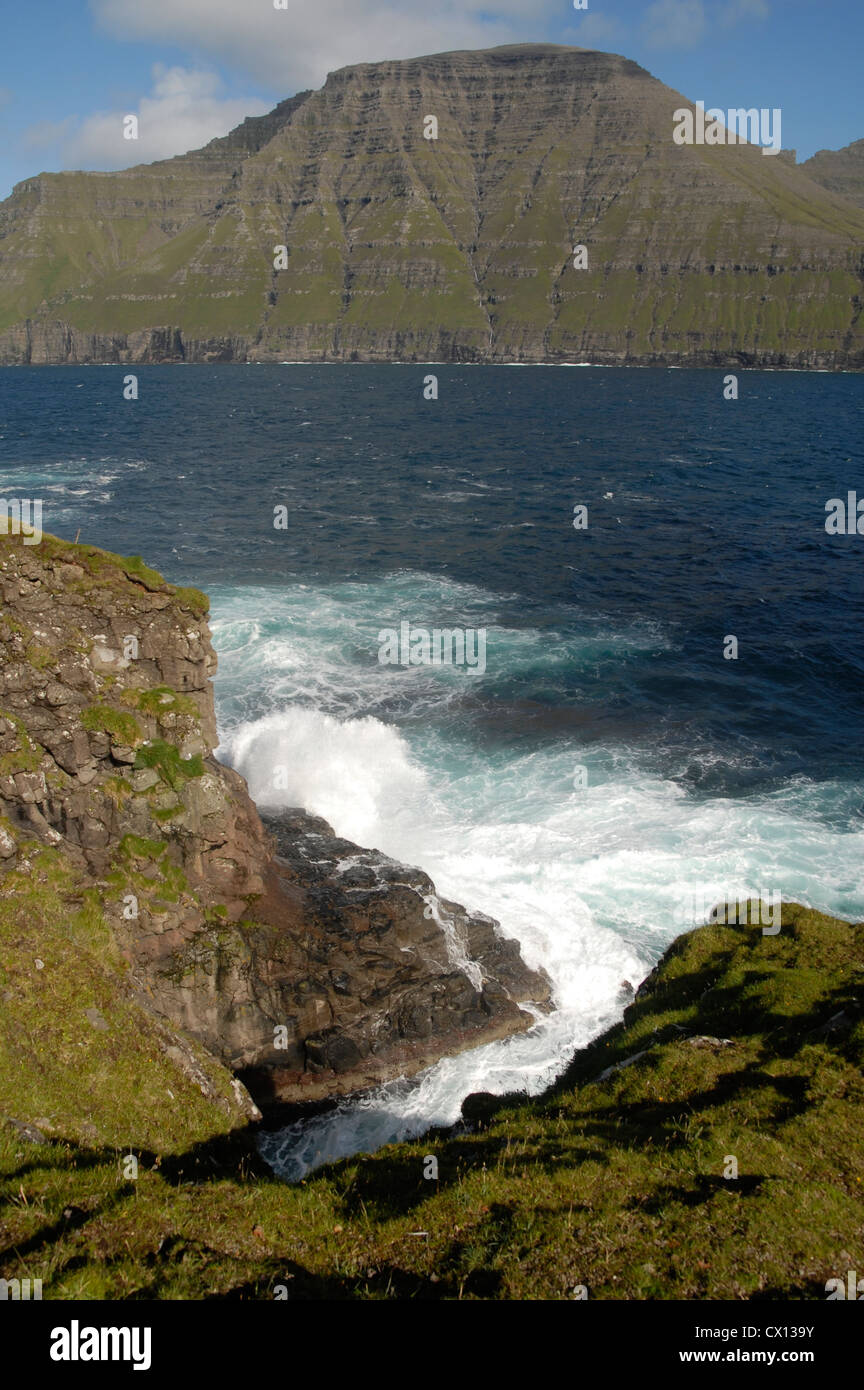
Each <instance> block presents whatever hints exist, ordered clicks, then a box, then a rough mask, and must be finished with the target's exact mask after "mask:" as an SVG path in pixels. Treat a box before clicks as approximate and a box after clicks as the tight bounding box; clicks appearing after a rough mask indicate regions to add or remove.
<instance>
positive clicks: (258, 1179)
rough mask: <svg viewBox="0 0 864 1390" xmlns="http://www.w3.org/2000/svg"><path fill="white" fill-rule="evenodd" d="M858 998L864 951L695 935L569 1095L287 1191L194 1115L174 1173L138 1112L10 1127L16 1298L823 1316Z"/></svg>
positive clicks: (2, 1237)
mask: <svg viewBox="0 0 864 1390" xmlns="http://www.w3.org/2000/svg"><path fill="white" fill-rule="evenodd" d="M35 949H36V942H35V941H34V942H32V943H30V942H29V941H27V942H26V944H25V946H24V950H23V953H22V957H21V961H22V965H21V968H23V962H24V960H25V959H29V953H30V952H32V951H33V950H35ZM39 949H40V950H41V951H43V952H44V953H46V954H47V955H50V956H51V959H52V961H53V955H52V952H51V949H50V947H49V946H40V947H39ZM47 964H48V962H47V961H46V966H47ZM52 968H54V967H52ZM862 981H864V926H860V925H859V926H855V925H851V924H849V923H846V922H842V921H836V920H833V919H831V918H828V917H825V916H822V915H820V914H819V913H816V912H813V911H810V910H808V909H805V908H801V907H796V906H794V905H793V906H787V907H786V908H785V909H784V913H783V924H782V929H781V931H780V933H779V934H778V935H777V936H776V937H767V936H763V935H762V934H761V930H760V929H759V928H752V927H739V926H717V925H711V926H705V927H701V928H697V929H696V930H694V931H692V932H690V933H688V934H687V935H686V936H684V937H682V938H680V939H679V940H678V941H677V942H676V943H675V944H674V946H673V947H672V948H671V950H670V951H669V952H668V953H667V955H666V957H665V958H664V960H663V961H662V962H661V964H660V966H659V967H658V969H657V970H656V971H655V972H654V974H653V975H652V976H651V977H650V979H649V981H648V982H647V983H646V986H645V987H643V989H642V990H640V993H639V996H638V997H637V999H636V1001H635V1003H634V1004H633V1005H632V1006H631V1008H630V1009H629V1010H628V1012H627V1015H626V1019H625V1022H624V1023H623V1024H622V1025H620V1026H618V1027H616V1028H615V1029H613V1030H612V1031H611V1032H610V1033H608V1034H607V1035H606V1036H605V1037H603V1038H601V1039H599V1040H598V1041H597V1042H596V1043H594V1044H593V1045H592V1046H591V1047H589V1048H588V1049H586V1050H584V1051H583V1052H581V1053H579V1054H578V1055H577V1056H576V1058H575V1059H574V1062H573V1064H572V1066H571V1067H570V1069H569V1071H568V1073H567V1075H566V1076H565V1077H564V1078H563V1079H562V1080H561V1082H560V1083H559V1084H558V1085H557V1086H556V1087H555V1089H554V1091H553V1092H552V1093H550V1094H548V1095H547V1096H545V1097H543V1098H541V1099H539V1100H535V1101H528V1100H525V1099H520V1098H519V1097H509V1098H507V1099H505V1100H503V1101H497V1102H496V1101H491V1100H488V1099H487V1100H485V1101H484V1100H483V1099H482V1098H480V1099H476V1098H475V1099H474V1100H473V1101H472V1102H470V1103H469V1104H468V1106H467V1107H466V1108H467V1111H468V1114H469V1116H471V1117H473V1118H472V1120H471V1125H470V1127H469V1128H468V1129H467V1130H465V1131H464V1132H453V1133H450V1134H438V1135H431V1136H427V1137H426V1138H425V1139H423V1140H421V1141H419V1142H418V1143H414V1144H405V1145H401V1146H398V1147H394V1148H389V1149H386V1150H384V1151H383V1152H381V1153H379V1154H376V1155H374V1156H368V1157H366V1156H364V1157H359V1158H354V1159H351V1160H348V1161H345V1162H342V1163H340V1164H337V1165H334V1166H332V1167H330V1168H329V1169H326V1170H322V1171H321V1172H319V1173H318V1174H316V1175H313V1176H312V1177H310V1178H309V1179H307V1180H306V1181H305V1182H304V1183H302V1184H300V1185H298V1186H294V1187H288V1186H286V1185H284V1184H282V1183H280V1182H278V1181H277V1180H276V1179H275V1178H273V1177H272V1176H270V1175H268V1173H267V1172H266V1170H264V1169H263V1167H262V1166H261V1165H260V1162H258V1161H256V1160H255V1159H254V1157H253V1156H252V1155H251V1153H250V1151H249V1148H248V1145H247V1143H246V1141H245V1139H244V1136H243V1135H239V1136H235V1137H234V1139H233V1140H220V1139H218V1138H216V1139H214V1140H213V1141H211V1142H201V1140H202V1134H201V1129H200V1127H199V1126H197V1125H196V1124H194V1123H193V1122H192V1120H193V1118H194V1117H192V1116H191V1115H190V1125H189V1129H188V1132H187V1135H186V1137H185V1139H181V1138H180V1136H179V1134H177V1133H176V1132H175V1133H174V1134H173V1135H166V1136H165V1138H167V1139H168V1141H169V1142H168V1144H167V1146H165V1147H162V1148H160V1149H159V1151H158V1153H156V1152H154V1150H153V1149H152V1148H150V1149H148V1147H147V1141H146V1138H145V1133H146V1123H144V1122H143V1121H142V1122H141V1123H139V1122H138V1121H136V1118H135V1112H134V1109H129V1110H128V1112H127V1113H126V1118H125V1120H124V1113H123V1106H120V1107H119V1109H118V1114H117V1119H116V1123H114V1125H113V1128H112V1129H111V1133H112V1135H113V1138H112V1141H111V1142H110V1143H102V1144H100V1145H94V1144H92V1143H91V1144H86V1143H80V1142H78V1143H73V1142H70V1141H69V1139H68V1138H67V1137H66V1136H63V1137H62V1138H56V1139H53V1140H51V1141H50V1142H48V1143H42V1144H35V1143H31V1142H29V1141H27V1140H26V1139H25V1138H24V1137H23V1136H22V1135H21V1133H20V1132H19V1131H17V1130H12V1129H10V1128H8V1127H7V1128H6V1129H4V1130H2V1138H0V1173H2V1183H0V1196H2V1202H3V1206H2V1216H0V1245H2V1248H3V1254H2V1255H0V1274H2V1275H5V1276H6V1277H13V1276H15V1275H19V1276H25V1275H29V1276H30V1277H40V1276H41V1277H42V1278H43V1280H44V1281H45V1296H46V1297H52V1298H70V1297H89V1298H99V1297H108V1296H111V1297H129V1298H135V1297H139V1298H140V1297H154V1296H156V1297H168V1298H187V1299H198V1298H204V1297H212V1296H223V1297H225V1296H230V1297H246V1298H265V1299H268V1298H273V1297H277V1296H282V1294H281V1290H286V1291H287V1295H288V1297H299V1298H309V1297H320V1296H325V1297H335V1298H404V1297H419V1298H482V1299H486V1298H506V1299H534V1298H568V1297H574V1296H578V1294H574V1290H579V1289H580V1288H582V1287H584V1288H587V1290H588V1296H589V1297H590V1298H599V1299H622V1298H688V1299H689V1298H694V1299H705V1298H708V1299H722V1298H741V1299H747V1298H754V1297H769V1298H771V1297H773V1298H784V1299H786V1298H793V1299H794V1298H824V1297H825V1292H824V1285H825V1281H826V1280H827V1279H829V1278H833V1277H843V1278H845V1275H846V1271H847V1270H848V1269H856V1268H857V1269H860V1268H861V1267H862V1266H864V1194H862V1176H861V1172H860V1144H861V1134H862V1129H864V1079H862V1072H861V1064H862V1053H864V1020H862V1008H861V998H862ZM34 987H35V986H34ZM83 1002H84V1000H83V996H82V1003H83ZM91 1003H94V1004H96V1005H97V1006H101V1007H106V1008H107V1007H108V1001H106V1000H104V999H102V998H101V997H100V996H99V994H98V991H95V990H91V992H90V994H88V996H87V999H86V1004H87V1006H89V1005H90V1004H91ZM46 1026H47V1025H46ZM640 1053H641V1054H642V1055H641V1056H639V1057H638V1058H637V1060H632V1061H631V1060H629V1059H632V1058H634V1057H635V1056H636V1054H640ZM624 1062H628V1063H629V1064H628V1065H626V1066H621V1065H620V1064H621V1063H624ZM9 1065H10V1063H9V1061H8V1060H4V1062H3V1068H4V1072H5V1073H6V1074H4V1075H3V1076H2V1077H0V1086H3V1087H5V1088H6V1093H7V1094H8V1091H9V1088H10V1087H12V1086H14V1081H15V1078H14V1076H13V1077H11V1078H10V1076H9V1075H8V1067H9ZM12 1065H13V1067H14V1068H15V1070H16V1073H17V1070H18V1067H19V1061H18V1060H17V1059H13V1061H12ZM613 1069H614V1070H613ZM26 1084H27V1085H28V1087H30V1090H29V1092H28V1094H29V1096H30V1097H31V1100H30V1107H32V1106H34V1105H37V1104H41V1100H39V1099H38V1098H39V1083H38V1082H34V1081H32V1080H29V1081H28V1082H27V1083H26ZM45 1084H46V1085H49V1084H53V1083H48V1082H46V1083H45ZM47 1094H48V1093H47V1092H46V1101H45V1104H46V1106H47V1103H48V1102H47ZM51 1094H53V1092H51ZM93 1100H94V1104H103V1105H104V1104H105V1103H106V1102H104V1101H100V1100H99V1099H98V1097H96V1096H94V1098H93ZM127 1104H128V1105H131V1104H132V1101H131V1098H130V1100H129V1101H127ZM157 1104H158V1102H157ZM28 1108H29V1107H28ZM130 1140H131V1141H132V1143H133V1145H134V1144H138V1145H141V1150H140V1151H139V1152H140V1154H141V1167H140V1174H139V1177H138V1180H137V1182H129V1181H125V1180H124V1179H123V1176H122V1172H121V1170H120V1167H119V1149H120V1147H121V1146H123V1147H125V1145H126V1144H128V1143H129V1142H130ZM196 1141H197V1142H196ZM428 1155H434V1156H435V1157H436V1158H437V1161H438V1178H437V1180H435V1179H429V1178H425V1177H424V1167H426V1166H427V1165H425V1163H424V1159H425V1157H426V1156H428ZM733 1158H734V1159H735V1160H736V1161H737V1173H738V1176H737V1178H732V1177H729V1176H724V1174H728V1173H731V1172H732V1171H733V1169H732V1165H731V1159H733Z"/></svg>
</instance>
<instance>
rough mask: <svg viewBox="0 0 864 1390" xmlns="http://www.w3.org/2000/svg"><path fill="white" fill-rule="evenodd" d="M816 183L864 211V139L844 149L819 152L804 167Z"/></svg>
mask: <svg viewBox="0 0 864 1390" xmlns="http://www.w3.org/2000/svg"><path fill="white" fill-rule="evenodd" d="M801 168H802V169H806V170H807V173H808V175H809V177H810V178H811V179H813V180H814V182H815V183H820V184H821V185H822V187H823V188H827V189H828V190H829V192H831V193H839V194H840V195H841V197H843V198H848V199H849V201H850V202H852V203H856V204H857V205H858V207H859V208H864V140H855V141H854V143H853V144H851V145H845V146H844V148H843V149H842V150H819V151H818V153H817V154H814V155H813V158H812V159H808V160H805V162H804V163H803V164H802V165H801Z"/></svg>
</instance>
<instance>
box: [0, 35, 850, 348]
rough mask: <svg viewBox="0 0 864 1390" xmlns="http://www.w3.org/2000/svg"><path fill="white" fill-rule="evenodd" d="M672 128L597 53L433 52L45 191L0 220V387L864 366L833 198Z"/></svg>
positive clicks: (26, 193)
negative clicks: (233, 364)
mask: <svg viewBox="0 0 864 1390" xmlns="http://www.w3.org/2000/svg"><path fill="white" fill-rule="evenodd" d="M682 104H687V103H686V98H684V97H682V96H681V95H680V94H679V93H677V92H675V91H673V90H671V89H670V88H668V87H666V86H664V85H663V84H662V83H661V82H659V81H657V80H656V79H655V78H653V77H652V76H651V75H650V74H649V73H648V72H646V71H645V70H644V69H643V68H641V67H639V66H638V65H637V64H635V63H633V62H630V61H629V60H628V59H626V58H622V57H619V56H617V55H615V54H608V53H600V52H592V51H590V50H586V49H577V48H566V47H558V46H554V45H548V44H533V45H532V44H528V45H520V46H516V47H505V48H498V49H492V50H486V51H480V52H461V53H443V54H434V55H431V56H427V57H423V58H417V59H412V60H407V61H398V62H396V61H393V62H382V63H375V64H371V63H364V64H359V65H357V66H355V67H350V68H345V69H342V70H340V71H339V72H336V73H332V74H330V76H329V77H328V79H327V82H326V83H325V85H324V87H323V88H322V89H321V90H320V91H316V92H311V93H304V94H301V95H300V96H298V97H297V98H295V99H293V100H291V101H289V102H286V103H282V105H281V106H280V107H278V108H277V109H276V111H274V112H273V113H271V115H270V116H269V117H266V118H263V119H262V120H261V121H260V122H258V123H255V124H254V128H252V129H250V130H247V131H246V133H245V135H244V127H240V128H239V130H238V131H237V132H234V133H233V135H232V136H231V137H229V138H228V139H227V140H226V141H214V142H212V144H211V145H210V146H207V147H206V148H205V149H204V150H198V151H192V152H191V153H189V154H188V155H184V156H179V157H177V158H176V159H172V160H164V161H161V162H159V163H156V164H152V165H146V166H139V167H137V168H134V169H129V170H124V171H121V172H118V173H114V174H98V173H65V174H40V175H38V176H36V177H34V178H32V179H28V180H26V181H25V182H23V183H21V184H19V185H18V186H17V187H16V189H15V190H14V192H13V194H12V196H11V197H10V198H9V199H7V200H6V202H4V203H2V204H0V362H10V363H18V362H35V363H39V362H56V361H60V362H65V361H97V362H105V361H137V360H140V361H161V360H182V359H183V358H185V359H186V360H189V361H221V360H228V361H230V360H241V361H242V360H257V361H280V360H282V359H284V358H286V357H287V358H290V359H292V360H293V359H297V360H306V361H318V360H351V359H353V358H359V359H361V360H371V361H382V360H383V361H386V360H393V359H394V358H395V359H398V360H412V359H413V360H418V359H419V360H475V361H510V360H523V361H535V362H536V361H562V360H563V361H566V360H581V359H582V358H584V357H586V356H588V357H590V358H591V360H594V361H602V362H624V361H634V362H635V361H639V362H654V361H656V362H663V361H668V362H682V361H684V362H687V361H689V362H693V363H701V364H715V363H718V362H726V361H731V362H736V361H741V362H742V363H744V364H749V363H753V362H762V363H764V364H766V365H797V366H811V367H812V366H850V365H851V366H856V365H861V363H862V361H864V336H862V335H864V327H862V323H864V320H862V318H861V312H860V308H861V292H862V273H864V272H862V248H864V213H862V210H861V209H860V208H859V207H857V206H855V203H854V202H853V201H851V200H850V199H849V198H848V197H847V196H844V193H845V191H846V184H845V183H843V185H842V187H840V186H839V185H838V187H837V188H835V186H834V184H833V183H831V182H829V183H828V184H827V186H822V184H821V183H820V182H818V181H817V173H818V171H817V170H816V169H815V168H814V169H813V170H810V169H807V170H806V171H802V170H801V169H798V168H796V167H795V165H794V163H793V162H790V161H789V160H787V159H786V158H785V157H778V158H772V157H769V158H766V157H764V156H763V155H762V153H761V151H759V150H758V149H756V148H754V147H753V146H750V145H743V144H742V145H725V144H724V145H722V146H705V145H702V146H695V145H694V146H692V147H688V146H679V145H676V144H675V143H674V141H673V138H672V133H673V128H674V124H675V122H674V119H673V117H674V112H675V111H676V110H677V109H678V108H680V107H681V106H682ZM429 116H434V117H435V119H436V121H437V123H438V125H437V136H436V138H435V139H427V138H425V134H424V132H425V131H426V130H427V126H426V122H427V117H429ZM251 124H252V123H247V125H251ZM811 173H812V174H813V177H810V174H811ZM576 245H584V246H586V247H587V250H588V265H587V268H586V269H577V268H575V266H574V264H573V253H574V247H575V246H576ZM277 247H284V248H285V258H286V259H285V262H284V264H283V263H282V262H281V261H280V263H279V268H278V269H277V268H275V264H274V260H275V252H276V248H277Z"/></svg>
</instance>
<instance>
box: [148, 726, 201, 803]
mask: <svg viewBox="0 0 864 1390" xmlns="http://www.w3.org/2000/svg"><path fill="white" fill-rule="evenodd" d="M135 767H136V769H138V770H140V769H141V768H145V767H152V768H155V769H156V771H157V772H158V773H159V776H160V777H161V778H162V781H163V782H165V783H166V784H167V786H169V787H170V788H171V790H172V791H175V792H176V791H179V789H180V787H182V785H183V783H184V782H186V781H188V780H189V778H190V777H203V776H204V762H203V760H202V757H201V754H200V753H196V754H195V755H194V756H193V757H191V758H181V756H180V753H179V750H178V749H177V747H176V745H175V744H173V743H168V742H167V740H165V739H162V738H154V739H151V740H150V742H149V743H145V744H144V746H143V748H139V749H138V752H137V754H136V757H135Z"/></svg>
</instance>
